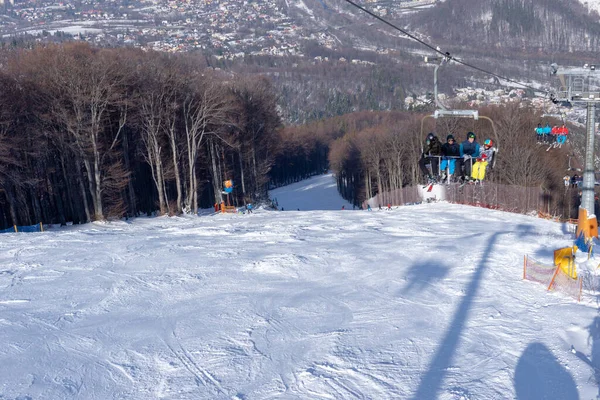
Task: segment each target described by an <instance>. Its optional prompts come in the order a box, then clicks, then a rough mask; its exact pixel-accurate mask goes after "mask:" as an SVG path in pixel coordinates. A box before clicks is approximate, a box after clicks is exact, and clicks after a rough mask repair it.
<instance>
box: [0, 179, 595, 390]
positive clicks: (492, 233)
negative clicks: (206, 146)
mask: <svg viewBox="0 0 600 400" xmlns="http://www.w3.org/2000/svg"><path fill="white" fill-rule="evenodd" d="M323 179H330V180H331V181H330V184H329V185H327V184H326V182H323ZM304 185H305V188H306V189H307V190H299V187H298V186H296V187H295V189H294V188H290V187H287V188H281V189H278V190H276V191H274V192H273V193H272V197H277V199H278V202H279V204H280V206H283V207H284V208H285V209H286V211H270V210H264V209H259V210H257V211H256V212H255V213H253V214H249V215H242V214H237V215H206V216H202V217H178V218H166V217H165V218H139V219H136V220H133V221H130V222H116V223H115V222H113V223H108V224H89V225H85V226H80V227H69V228H68V229H61V230H55V231H50V232H46V233H35V234H4V235H2V236H0V265H1V268H0V287H1V291H0V326H1V329H0V343H2V346H1V347H0V382H1V383H2V384H1V385H0V398H7V399H15V398H19V399H25V398H30V399H42V398H43V399H275V398H277V399H282V398H283V399H349V398H363V399H419V400H421V399H437V398H439V399H513V398H517V399H536V398H552V399H576V398H582V399H590V398H595V396H596V394H597V392H598V384H597V383H596V380H595V372H594V371H597V370H598V367H600V322H599V321H600V319H599V318H600V317H599V315H598V310H597V307H596V303H595V299H594V298H592V297H591V295H590V294H589V293H588V294H587V295H586V297H585V298H584V300H583V302H582V303H576V302H575V301H573V300H571V299H570V298H568V297H566V296H564V295H561V294H560V293H549V292H547V291H546V290H545V288H544V287H543V286H542V285H539V284H535V283H532V282H524V281H522V279H521V276H522V262H523V255H524V254H529V255H531V256H533V257H535V258H537V259H539V260H540V261H545V262H550V257H551V254H552V250H553V249H554V248H556V247H558V246H563V245H568V244H569V243H570V242H571V236H570V234H568V233H566V232H565V230H564V228H563V226H562V225H561V224H558V223H553V222H549V221H545V220H540V219H536V218H532V217H527V216H523V215H515V214H509V213H504V212H499V211H492V210H486V209H477V208H471V207H466V206H459V205H451V204H444V203H438V204H424V205H417V206H408V207H399V208H396V209H394V210H392V211H358V210H357V211H353V210H351V209H350V210H348V209H346V210H341V209H340V208H341V205H342V204H344V201H343V200H341V199H340V198H339V196H338V195H337V194H336V192H335V184H334V183H333V180H332V178H331V176H328V177H327V176H326V177H316V178H313V179H311V180H308V181H306V182H305V183H304ZM291 189H293V190H291ZM290 193H292V194H293V196H288V194H290ZM316 196H319V198H315V197H316ZM292 200H293V201H294V202H293V203H292V202H291V201H292ZM302 200H304V203H301V201H302ZM309 201H311V202H313V204H321V205H326V204H332V205H333V204H335V205H336V207H335V210H322V209H321V210H313V211H304V210H307V209H309V207H308V206H302V207H297V206H298V205H300V204H304V205H308V204H309ZM297 208H300V209H301V211H288V210H294V209H297ZM571 346H574V349H575V350H574V351H575V353H573V352H572V351H571ZM544 396H545V397H544Z"/></svg>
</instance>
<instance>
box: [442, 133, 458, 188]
mask: <svg viewBox="0 0 600 400" xmlns="http://www.w3.org/2000/svg"><path fill="white" fill-rule="evenodd" d="M458 157H460V145H459V144H458V143H456V141H455V140H454V136H453V135H452V134H450V135H448V136H446V143H444V144H443V145H442V164H441V165H440V169H441V171H442V177H441V180H442V181H444V180H445V179H446V178H447V177H449V176H452V175H454V169H455V166H456V160H457V158H458ZM446 168H448V173H447V174H446Z"/></svg>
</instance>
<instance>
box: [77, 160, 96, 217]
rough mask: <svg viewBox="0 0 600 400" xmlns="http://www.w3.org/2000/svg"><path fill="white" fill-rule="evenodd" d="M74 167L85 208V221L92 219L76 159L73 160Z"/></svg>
mask: <svg viewBox="0 0 600 400" xmlns="http://www.w3.org/2000/svg"><path fill="white" fill-rule="evenodd" d="M75 168H76V169H77V181H78V183H79V190H80V192H81V197H82V199H83V208H84V210H85V216H86V220H85V222H89V221H91V220H92V216H91V214H90V206H89V204H88V200H87V194H86V192H85V186H84V185H83V180H82V177H81V165H79V162H78V161H77V160H75ZM88 178H89V174H88Z"/></svg>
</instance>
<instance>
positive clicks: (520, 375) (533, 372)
mask: <svg viewBox="0 0 600 400" xmlns="http://www.w3.org/2000/svg"><path fill="white" fill-rule="evenodd" d="M514 383H515V392H516V399H518V400H533V399H569V400H571V399H579V393H578V392H577V386H576V385H575V381H574V380H573V377H572V376H571V374H570V373H569V372H568V371H567V370H566V369H564V368H563V366H562V365H561V364H560V363H559V362H558V360H557V359H556V357H554V354H552V352H551V351H550V350H549V349H548V348H547V347H546V346H545V345H543V344H542V343H537V342H536V343H531V344H530V345H529V346H527V348H526V349H525V351H524V352H523V354H522V355H521V358H519V362H518V363H517V367H516V368H515V380H514Z"/></svg>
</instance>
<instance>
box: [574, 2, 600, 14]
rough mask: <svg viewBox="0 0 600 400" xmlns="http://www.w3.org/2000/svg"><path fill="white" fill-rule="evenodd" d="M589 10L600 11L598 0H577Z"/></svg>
mask: <svg viewBox="0 0 600 400" xmlns="http://www.w3.org/2000/svg"><path fill="white" fill-rule="evenodd" d="M579 2H580V3H582V4H583V5H584V6H586V7H587V8H588V9H589V10H595V11H597V12H598V13H600V0H579Z"/></svg>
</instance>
